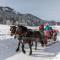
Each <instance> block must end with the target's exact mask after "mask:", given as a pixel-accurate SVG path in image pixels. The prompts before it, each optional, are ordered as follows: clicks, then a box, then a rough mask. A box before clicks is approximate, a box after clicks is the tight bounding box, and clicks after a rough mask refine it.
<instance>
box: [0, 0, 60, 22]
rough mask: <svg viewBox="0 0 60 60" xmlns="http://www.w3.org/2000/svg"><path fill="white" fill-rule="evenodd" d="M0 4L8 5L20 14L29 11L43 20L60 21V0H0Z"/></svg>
mask: <svg viewBox="0 0 60 60" xmlns="http://www.w3.org/2000/svg"><path fill="white" fill-rule="evenodd" d="M0 6H3V7H5V6H9V7H11V8H13V9H14V10H16V11H17V12H20V13H22V14H25V13H30V14H33V15H35V16H37V17H39V18H41V19H44V20H55V21H59V22H60V0H0Z"/></svg>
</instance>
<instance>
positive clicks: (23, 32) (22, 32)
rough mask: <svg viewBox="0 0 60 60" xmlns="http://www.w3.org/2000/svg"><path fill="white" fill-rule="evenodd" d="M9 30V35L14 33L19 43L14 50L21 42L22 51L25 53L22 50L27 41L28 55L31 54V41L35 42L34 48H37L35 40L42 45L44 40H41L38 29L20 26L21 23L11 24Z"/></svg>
mask: <svg viewBox="0 0 60 60" xmlns="http://www.w3.org/2000/svg"><path fill="white" fill-rule="evenodd" d="M13 27H14V28H13ZM10 31H11V35H15V36H16V35H18V40H19V43H18V47H17V49H16V51H19V46H20V43H22V51H23V53H26V52H25V50H24V44H25V43H28V45H29V48H30V53H29V55H31V54H32V43H33V41H35V43H36V44H35V49H36V48H37V41H39V42H40V43H41V45H42V46H44V42H43V39H42V38H41V34H40V33H39V31H32V30H31V29H27V27H25V26H21V25H20V26H17V27H16V26H11V28H10ZM14 32H15V33H14ZM22 41H23V42H22Z"/></svg>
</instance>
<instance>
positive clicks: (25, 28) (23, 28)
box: [18, 25, 28, 31]
mask: <svg viewBox="0 0 60 60" xmlns="http://www.w3.org/2000/svg"><path fill="white" fill-rule="evenodd" d="M18 27H21V28H22V30H23V31H27V30H28V29H27V27H25V26H23V25H19V26H18Z"/></svg>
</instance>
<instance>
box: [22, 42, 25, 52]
mask: <svg viewBox="0 0 60 60" xmlns="http://www.w3.org/2000/svg"><path fill="white" fill-rule="evenodd" d="M22 52H23V53H26V52H25V50H24V42H23V43H22Z"/></svg>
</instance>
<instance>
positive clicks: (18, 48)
mask: <svg viewBox="0 0 60 60" xmlns="http://www.w3.org/2000/svg"><path fill="white" fill-rule="evenodd" d="M19 47H20V40H19V42H18V47H17V49H16V52H18V51H19Z"/></svg>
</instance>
